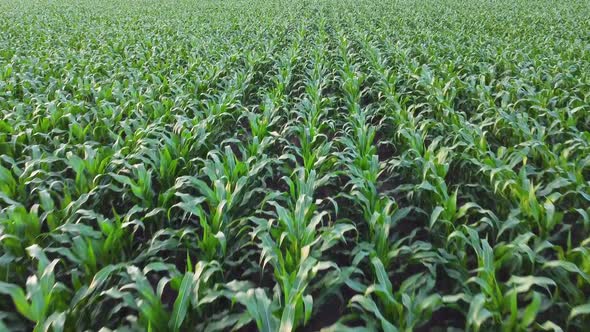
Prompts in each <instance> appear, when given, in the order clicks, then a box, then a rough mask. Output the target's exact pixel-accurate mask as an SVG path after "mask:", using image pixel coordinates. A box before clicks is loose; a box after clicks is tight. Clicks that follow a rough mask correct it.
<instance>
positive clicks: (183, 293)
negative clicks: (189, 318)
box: [170, 272, 194, 331]
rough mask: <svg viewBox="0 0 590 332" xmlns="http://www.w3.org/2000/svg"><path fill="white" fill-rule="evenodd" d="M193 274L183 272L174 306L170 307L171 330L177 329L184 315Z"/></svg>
mask: <svg viewBox="0 0 590 332" xmlns="http://www.w3.org/2000/svg"><path fill="white" fill-rule="evenodd" d="M193 276H194V275H193V274H192V273H191V272H187V273H185V275H184V277H183V278H182V283H181V284H180V289H179V290H178V295H177V296H176V300H175V301H174V308H173V309H172V320H171V321H170V328H172V330H173V331H179V330H180V327H181V325H182V322H183V321H184V318H185V317H186V313H187V311H188V307H189V303H190V295H191V292H192V289H193Z"/></svg>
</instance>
